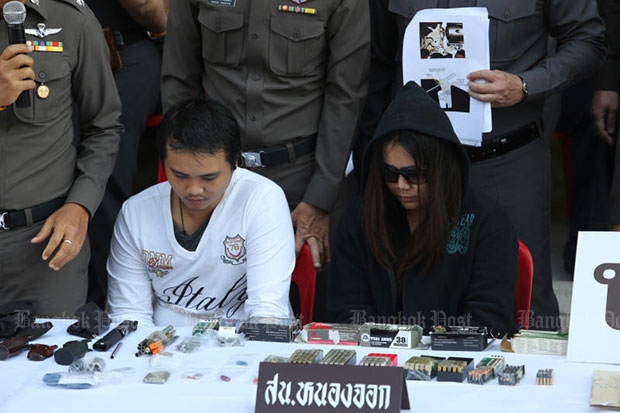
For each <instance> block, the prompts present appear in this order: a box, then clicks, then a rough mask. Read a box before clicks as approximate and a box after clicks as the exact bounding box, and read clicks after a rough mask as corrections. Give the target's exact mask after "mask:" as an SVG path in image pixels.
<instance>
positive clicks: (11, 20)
mask: <svg viewBox="0 0 620 413" xmlns="http://www.w3.org/2000/svg"><path fill="white" fill-rule="evenodd" d="M2 15H3V17H4V20H6V22H7V24H9V25H14V24H24V21H25V20H26V6H24V5H23V4H22V3H21V2H19V1H9V2H7V3H6V4H5V5H4V7H2Z"/></svg>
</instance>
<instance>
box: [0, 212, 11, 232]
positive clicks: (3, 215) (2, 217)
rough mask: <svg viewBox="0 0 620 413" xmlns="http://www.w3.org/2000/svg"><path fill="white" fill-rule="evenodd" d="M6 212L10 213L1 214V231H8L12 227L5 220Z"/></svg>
mask: <svg viewBox="0 0 620 413" xmlns="http://www.w3.org/2000/svg"><path fill="white" fill-rule="evenodd" d="M6 214H8V212H3V213H1V214H0V231H6V230H8V229H10V228H9V227H7V226H6V222H5V221H4V217H5V216H6Z"/></svg>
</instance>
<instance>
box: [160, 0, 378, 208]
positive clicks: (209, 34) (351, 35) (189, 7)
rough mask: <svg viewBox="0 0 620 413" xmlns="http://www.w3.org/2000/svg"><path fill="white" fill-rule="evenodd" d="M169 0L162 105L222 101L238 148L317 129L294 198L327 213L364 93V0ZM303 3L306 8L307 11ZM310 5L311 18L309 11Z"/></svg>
mask: <svg viewBox="0 0 620 413" xmlns="http://www.w3.org/2000/svg"><path fill="white" fill-rule="evenodd" d="M279 5H287V6H291V8H292V7H293V6H298V4H297V3H296V2H293V1H291V0H260V1H252V0H236V1H235V0H174V1H172V2H171V3H170V14H169V20H168V35H167V37H166V45H165V51H164V58H163V67H162V95H163V103H164V109H166V108H168V107H170V106H171V105H172V104H174V103H176V102H179V101H181V100H185V99H187V98H190V97H199V96H203V95H204V92H205V91H206V93H207V95H208V96H210V97H213V98H215V99H217V100H220V101H223V102H224V103H225V104H226V105H227V106H228V107H229V108H230V109H231V110H232V112H233V113H234V115H235V117H236V119H237V121H238V122H239V124H240V126H241V129H242V144H243V150H246V151H247V150H259V149H265V148H268V147H272V146H277V145H283V144H286V143H289V142H292V141H294V140H295V139H296V138H300V137H306V136H310V135H313V134H318V137H317V145H316V155H315V156H316V161H315V170H314V174H313V176H312V178H311V180H310V182H309V183H307V182H306V183H304V185H307V189H306V191H305V195H304V197H303V198H304V199H303V200H304V201H305V202H308V203H310V204H312V205H314V206H317V207H320V208H323V209H326V210H329V209H330V207H331V206H332V204H333V202H334V199H335V197H336V194H337V191H338V185H339V183H340V180H341V178H342V175H343V171H344V168H345V165H346V161H347V158H348V155H349V152H350V148H351V143H352V139H353V136H354V134H355V132H356V127H357V122H358V117H359V114H360V111H361V108H362V104H363V100H364V98H365V95H366V87H367V79H366V78H367V72H368V64H369V59H370V31H369V12H368V3H367V2H366V0H308V1H305V2H303V3H302V4H301V5H299V6H300V7H303V8H304V10H305V11H306V12H305V13H304V12H301V13H294V12H287V11H279V10H278V6H279ZM308 9H312V10H308ZM312 11H314V14H311V13H312Z"/></svg>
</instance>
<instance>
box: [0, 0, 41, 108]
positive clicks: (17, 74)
mask: <svg viewBox="0 0 620 413" xmlns="http://www.w3.org/2000/svg"><path fill="white" fill-rule="evenodd" d="M2 15H3V18H4V21H6V23H7V24H8V34H9V44H10V46H9V47H7V48H6V49H5V50H4V51H3V52H2V54H0V106H6V105H9V104H11V103H13V102H15V105H16V106H17V107H29V106H30V95H29V94H28V92H27V90H29V89H34V87H35V86H36V84H35V82H34V78H35V75H34V71H33V70H32V67H33V65H34V61H33V60H32V58H31V57H30V56H28V55H27V53H29V52H30V49H29V48H28V46H27V45H26V35H25V33H24V24H23V23H24V21H25V20H26V7H25V6H24V5H23V4H22V3H20V2H19V1H9V2H7V3H6V4H5V5H4V7H3V8H2Z"/></svg>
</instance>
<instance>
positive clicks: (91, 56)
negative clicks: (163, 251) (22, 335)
mask: <svg viewBox="0 0 620 413" xmlns="http://www.w3.org/2000/svg"><path fill="white" fill-rule="evenodd" d="M21 2H22V3H25V6H26V11H27V17H26V20H25V22H24V27H25V32H26V40H27V42H29V43H30V46H26V45H12V46H8V31H7V29H8V26H7V23H6V22H5V21H4V20H2V21H0V50H2V54H1V55H0V106H3V110H2V111H0V304H7V303H10V302H14V301H17V300H23V301H29V302H32V303H33V304H34V305H35V309H36V313H37V315H41V316H72V315H73V313H74V311H75V310H76V308H77V307H78V306H79V305H81V304H83V303H84V301H85V299H86V288H87V280H88V279H87V267H88V260H89V255H90V250H89V245H88V241H87V240H86V233H87V228H88V222H89V218H90V217H91V216H92V215H93V214H94V212H95V210H96V209H97V206H98V205H99V202H100V201H101V197H102V195H103V190H104V188H105V184H106V180H107V179H108V176H109V175H110V172H111V171H112V167H113V165H114V160H115V157H116V153H117V150H118V139H119V138H118V134H119V132H120V130H121V126H120V124H119V122H118V118H119V115H120V110H121V106H120V101H119V98H118V94H117V92H116V88H115V85H114V79H113V77H112V72H111V70H110V66H109V53H108V49H107V46H106V43H105V40H104V38H103V34H102V32H101V30H99V23H98V22H97V20H96V19H95V17H94V15H93V14H92V12H91V11H90V9H88V8H87V7H86V6H85V4H84V1H83V0H27V1H26V0H21ZM5 3H7V1H6V0H0V6H4V5H5ZM24 79H25V80H24ZM20 93H26V94H27V95H29V99H30V103H29V104H28V105H18V104H16V103H15V100H16V99H17V97H18V95H19V94H20ZM74 104H75V107H76V108H77V109H78V111H79V113H78V115H79V131H74V126H73V122H72V116H73V110H74V109H73V107H74ZM74 134H77V135H78V136H79V145H78V146H77V147H74V146H73V144H72V142H73V139H74Z"/></svg>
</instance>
